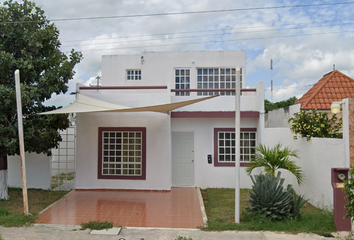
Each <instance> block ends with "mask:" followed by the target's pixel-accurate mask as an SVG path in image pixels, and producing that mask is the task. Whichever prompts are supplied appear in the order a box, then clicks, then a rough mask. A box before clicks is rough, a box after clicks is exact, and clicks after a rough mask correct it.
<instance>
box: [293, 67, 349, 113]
mask: <svg viewBox="0 0 354 240" xmlns="http://www.w3.org/2000/svg"><path fill="white" fill-rule="evenodd" d="M349 97H354V79H352V78H350V77H348V76H347V75H345V74H343V73H341V72H340V71H338V70H335V71H332V72H329V73H327V74H325V75H324V76H323V77H322V78H321V79H320V80H319V81H318V82H317V83H316V84H315V85H314V86H313V87H312V88H311V89H310V90H308V91H307V92H306V93H305V94H304V95H303V96H302V97H301V98H300V99H299V100H298V101H297V102H296V103H295V104H299V103H301V110H310V109H317V110H330V108H331V104H332V102H335V101H342V99H343V98H349Z"/></svg>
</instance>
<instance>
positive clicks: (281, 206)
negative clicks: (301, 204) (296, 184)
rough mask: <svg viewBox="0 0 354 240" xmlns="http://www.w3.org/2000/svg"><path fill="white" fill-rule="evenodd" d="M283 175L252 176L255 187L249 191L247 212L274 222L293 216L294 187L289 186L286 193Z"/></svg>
mask: <svg viewBox="0 0 354 240" xmlns="http://www.w3.org/2000/svg"><path fill="white" fill-rule="evenodd" d="M280 175H281V173H280V172H278V175H277V176H276V177H274V176H273V175H271V174H265V175H263V174H261V175H255V176H254V178H253V177H252V176H251V179H252V182H253V186H252V190H250V191H249V194H250V197H251V198H250V199H248V200H247V201H248V202H249V205H248V206H247V207H246V211H248V212H249V213H252V214H260V215H262V216H265V217H268V218H271V219H272V220H281V219H284V218H287V217H288V216H290V215H291V210H292V205H293V194H292V187H291V185H290V184H289V185H288V186H287V188H286V190H285V191H284V188H283V183H284V179H280Z"/></svg>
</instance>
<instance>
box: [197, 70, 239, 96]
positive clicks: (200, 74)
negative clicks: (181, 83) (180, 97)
mask: <svg viewBox="0 0 354 240" xmlns="http://www.w3.org/2000/svg"><path fill="white" fill-rule="evenodd" d="M242 72H243V71H242V68H241V69H240V86H241V88H242V87H243V84H242V83H243V81H242V75H243V74H242ZM235 82H236V67H214V68H211V67H209V68H197V89H234V88H235ZM215 94H219V95H235V93H234V92H198V95H215Z"/></svg>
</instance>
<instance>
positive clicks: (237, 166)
mask: <svg viewBox="0 0 354 240" xmlns="http://www.w3.org/2000/svg"><path fill="white" fill-rule="evenodd" d="M240 93H241V91H240V67H236V87H235V154H236V156H235V223H240Z"/></svg>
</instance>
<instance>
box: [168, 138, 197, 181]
mask: <svg viewBox="0 0 354 240" xmlns="http://www.w3.org/2000/svg"><path fill="white" fill-rule="evenodd" d="M172 185H173V186H194V134H193V133H192V132H173V133H172Z"/></svg>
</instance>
